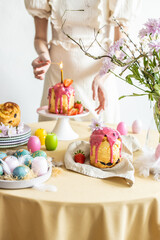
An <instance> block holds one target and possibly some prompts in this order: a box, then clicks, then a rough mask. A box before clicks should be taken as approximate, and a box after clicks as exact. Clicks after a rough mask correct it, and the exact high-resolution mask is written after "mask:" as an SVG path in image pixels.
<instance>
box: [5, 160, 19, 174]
mask: <svg viewBox="0 0 160 240" xmlns="http://www.w3.org/2000/svg"><path fill="white" fill-rule="evenodd" d="M5 163H7V165H8V167H9V169H10V171H11V173H12V172H13V170H14V169H15V168H16V167H18V166H19V161H18V159H17V158H16V157H14V156H8V157H6V158H5Z"/></svg>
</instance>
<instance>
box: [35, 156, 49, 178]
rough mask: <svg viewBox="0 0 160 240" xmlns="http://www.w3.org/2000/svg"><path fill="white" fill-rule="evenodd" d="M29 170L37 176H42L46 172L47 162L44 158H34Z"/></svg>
mask: <svg viewBox="0 0 160 240" xmlns="http://www.w3.org/2000/svg"><path fill="white" fill-rule="evenodd" d="M31 168H32V170H33V172H34V173H35V174H36V175H37V176H42V175H44V174H46V173H47V171H48V164H47V160H46V159H45V158H44V157H35V158H34V159H33V162H32V166H31Z"/></svg>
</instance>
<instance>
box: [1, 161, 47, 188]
mask: <svg viewBox="0 0 160 240" xmlns="http://www.w3.org/2000/svg"><path fill="white" fill-rule="evenodd" d="M51 174H52V165H51V164H49V167H48V172H47V173H46V174H44V175H43V176H40V177H36V178H32V179H27V180H13V181H11V180H0V188H5V189H20V188H29V187H34V185H37V184H40V183H43V182H45V181H47V180H48V179H49V178H50V176H51Z"/></svg>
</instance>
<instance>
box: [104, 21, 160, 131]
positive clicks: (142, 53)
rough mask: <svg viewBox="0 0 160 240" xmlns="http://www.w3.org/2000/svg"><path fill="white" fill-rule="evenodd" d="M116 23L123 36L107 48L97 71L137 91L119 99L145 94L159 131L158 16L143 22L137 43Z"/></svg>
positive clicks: (159, 46)
mask: <svg viewBox="0 0 160 240" xmlns="http://www.w3.org/2000/svg"><path fill="white" fill-rule="evenodd" d="M114 20H115V21H116V22H117V20H116V19H114ZM117 24H118V25H119V27H120V29H121V31H122V32H123V33H124V35H125V36H126V38H124V39H120V40H118V41H116V42H115V43H114V44H113V45H111V46H110V47H109V49H108V51H107V56H106V57H105V58H104V60H103V66H102V68H101V70H100V73H99V74H100V75H103V74H106V73H108V72H111V73H112V74H114V75H115V76H116V77H118V78H120V79H121V80H123V81H125V82H126V83H128V84H130V85H132V86H134V87H135V88H137V89H138V90H140V93H133V94H131V95H125V96H121V97H120V98H119V99H122V98H124V97H130V96H144V95H146V96H148V99H149V100H150V101H154V119H155V123H156V126H157V129H158V132H159V133H160V18H159V19H149V20H148V21H147V22H146V23H145V24H144V28H142V29H141V30H140V31H139V35H138V39H139V42H138V43H137V44H135V43H134V42H133V41H132V40H131V38H130V37H129V35H128V34H127V33H126V32H125V31H124V30H123V27H122V26H120V24H119V23H118V22H117ZM116 66H118V67H120V68H121V69H120V70H121V71H120V72H119V73H118V74H116V73H115V71H114V69H115V67H116Z"/></svg>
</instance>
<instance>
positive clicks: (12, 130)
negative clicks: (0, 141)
mask: <svg viewBox="0 0 160 240" xmlns="http://www.w3.org/2000/svg"><path fill="white" fill-rule="evenodd" d="M13 135H16V128H15V127H12V126H10V127H9V128H8V136H9V137H12V136H13Z"/></svg>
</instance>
